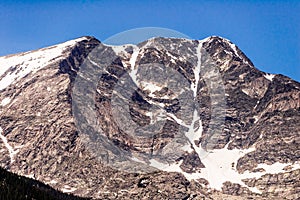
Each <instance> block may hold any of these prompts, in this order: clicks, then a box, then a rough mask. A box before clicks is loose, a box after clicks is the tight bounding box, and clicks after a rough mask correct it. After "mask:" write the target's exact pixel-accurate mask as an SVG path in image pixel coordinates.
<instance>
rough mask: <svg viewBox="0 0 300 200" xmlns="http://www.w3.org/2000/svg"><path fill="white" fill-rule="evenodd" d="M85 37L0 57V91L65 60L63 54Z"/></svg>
mask: <svg viewBox="0 0 300 200" xmlns="http://www.w3.org/2000/svg"><path fill="white" fill-rule="evenodd" d="M84 39H86V38H85V37H82V38H78V39H75V40H71V41H68V42H65V43H62V44H58V45H54V46H50V47H46V48H42V49H39V50H35V51H28V52H25V53H20V54H16V55H9V56H3V57H0V66H1V67H0V77H1V76H2V75H4V74H6V75H5V76H4V77H2V78H1V79H0V90H2V89H4V88H6V87H7V86H9V85H10V84H12V83H14V82H16V81H18V80H20V79H21V78H23V77H25V76H26V75H28V74H29V73H36V72H37V71H38V70H40V69H42V68H43V67H45V66H47V65H49V64H51V63H53V62H56V61H58V60H61V59H62V58H64V55H63V52H64V51H65V50H66V49H67V48H70V47H72V46H74V45H75V44H76V43H77V42H79V41H81V40H84Z"/></svg>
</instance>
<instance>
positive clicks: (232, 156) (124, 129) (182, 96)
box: [0, 37, 300, 199]
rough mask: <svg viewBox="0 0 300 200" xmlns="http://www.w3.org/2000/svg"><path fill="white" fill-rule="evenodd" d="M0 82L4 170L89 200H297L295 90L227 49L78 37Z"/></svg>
mask: <svg viewBox="0 0 300 200" xmlns="http://www.w3.org/2000/svg"><path fill="white" fill-rule="evenodd" d="M0 74H1V75H0V89H1V93H0V102H1V104H0V127H1V129H0V131H1V132H0V133H1V134H0V137H1V138H0V139H1V140H0V146H1V151H0V154H1V157H0V160H1V166H2V167H4V168H6V169H7V170H10V171H12V172H16V173H18V174H21V175H26V176H30V177H33V178H35V179H37V180H39V181H42V182H44V183H47V184H50V185H51V186H53V187H55V188H57V189H59V190H61V191H63V192H67V193H73V194H77V195H81V196H86V197H94V198H118V199H122V198H123V199H128V198H154V199H162V198H163V199H166V198H170V199H174V198H176V199H188V198H190V199H193V198H195V199H201V198H207V199H209V198H214V199H215V198H217V197H216V195H217V196H219V197H220V198H222V195H224V196H223V197H224V198H225V195H229V196H230V195H235V196H240V197H242V198H246V197H253V198H256V199H259V198H275V197H278V198H287V199H296V198H299V197H300V196H299V194H300V191H299V187H298V186H299V172H300V164H299V159H300V157H299V155H300V153H299V133H300V120H299V118H300V112H299V110H300V92H299V90H300V89H299V88H300V84H299V83H298V82H295V81H293V80H291V79H289V78H288V77H285V76H283V75H271V74H267V73H264V72H261V71H259V70H258V69H256V68H255V67H254V66H253V64H252V63H251V61H250V60H249V59H248V58H247V57H246V56H245V55H244V54H243V53H242V52H241V51H240V50H239V49H238V48H237V47H236V46H235V45H234V44H232V43H231V42H230V41H228V40H226V39H223V38H220V37H210V38H206V39H204V40H186V39H168V38H152V39H150V40H147V41H145V42H143V43H140V44H138V45H124V46H119V47H111V46H107V45H103V44H101V43H100V42H99V41H98V40H96V39H95V38H92V37H83V38H79V39H76V40H73V41H69V42H66V43H63V44H60V45H56V46H52V47H48V48H44V49H41V50H37V51H32V52H26V53H23V54H16V55H11V56H6V57H1V58H0ZM226 197H228V196H226ZM228 198H229V197H228Z"/></svg>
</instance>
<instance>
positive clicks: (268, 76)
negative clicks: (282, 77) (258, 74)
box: [264, 74, 275, 81]
mask: <svg viewBox="0 0 300 200" xmlns="http://www.w3.org/2000/svg"><path fill="white" fill-rule="evenodd" d="M264 77H265V78H266V79H268V80H269V81H273V78H274V77H275V74H265V75H264Z"/></svg>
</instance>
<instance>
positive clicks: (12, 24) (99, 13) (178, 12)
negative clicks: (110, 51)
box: [0, 0, 300, 81]
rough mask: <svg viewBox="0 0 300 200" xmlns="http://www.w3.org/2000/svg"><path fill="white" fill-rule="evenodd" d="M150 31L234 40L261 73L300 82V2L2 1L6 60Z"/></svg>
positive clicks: (0, 40)
mask: <svg viewBox="0 0 300 200" xmlns="http://www.w3.org/2000/svg"><path fill="white" fill-rule="evenodd" d="M149 26H150V27H163V28H169V29H174V30H177V31H179V32H181V33H184V34H186V35H188V36H189V37H191V38H193V39H203V38H205V37H208V36H211V35H219V36H222V37H225V38H228V39H229V40H231V41H232V42H234V43H235V44H237V45H238V46H239V47H240V49H241V50H242V51H243V52H244V53H245V54H246V55H247V56H248V57H249V58H250V59H251V60H252V62H253V63H254V64H255V66H256V67H257V68H259V69H260V70H263V71H266V72H270V73H281V74H284V75H287V76H289V77H291V78H293V79H296V80H297V81H300V1H207V2H206V1H189V0H186V1H176V0H174V1H142V0H141V1H136V0H133V1H130V2H128V1H64V2H62V1H43V2H39V1H23V2H22V1H2V2H0V44H1V48H0V56H1V55H6V54H11V53H16V52H21V51H27V50H32V49H37V48H40V47H45V46H48V45H53V44H56V43H60V42H63V41H66V40H69V39H73V38H76V37H80V36H84V35H91V36H95V37H96V38H98V39H99V40H101V41H104V40H105V39H107V38H109V37H110V36H112V35H114V34H116V33H119V32H122V31H125V30H129V29H133V28H139V27H149Z"/></svg>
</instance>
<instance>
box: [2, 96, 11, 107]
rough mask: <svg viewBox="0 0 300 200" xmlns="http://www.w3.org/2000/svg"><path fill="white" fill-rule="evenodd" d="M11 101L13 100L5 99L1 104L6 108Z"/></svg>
mask: <svg viewBox="0 0 300 200" xmlns="http://www.w3.org/2000/svg"><path fill="white" fill-rule="evenodd" d="M10 101H11V99H10V98H9V97H5V98H4V99H3V100H2V101H1V103H0V106H6V105H7V104H9V103H10Z"/></svg>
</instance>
